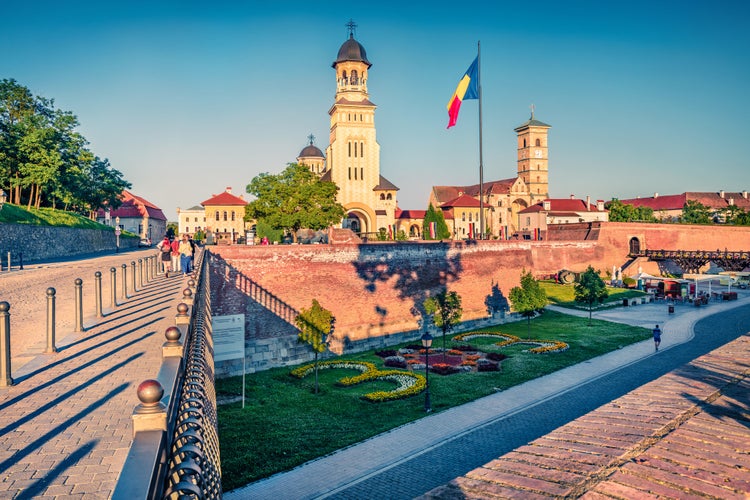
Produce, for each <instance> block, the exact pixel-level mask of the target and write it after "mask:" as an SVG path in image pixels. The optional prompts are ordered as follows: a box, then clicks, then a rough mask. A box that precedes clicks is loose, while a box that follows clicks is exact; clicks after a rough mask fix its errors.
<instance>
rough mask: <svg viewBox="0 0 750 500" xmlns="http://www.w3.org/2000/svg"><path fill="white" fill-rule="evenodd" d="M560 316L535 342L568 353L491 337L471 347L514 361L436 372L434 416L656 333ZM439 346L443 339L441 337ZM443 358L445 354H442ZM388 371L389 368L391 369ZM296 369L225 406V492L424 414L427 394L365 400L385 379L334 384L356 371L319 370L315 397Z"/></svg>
mask: <svg viewBox="0 0 750 500" xmlns="http://www.w3.org/2000/svg"><path fill="white" fill-rule="evenodd" d="M587 325H588V319H585V318H577V317H573V316H568V315H563V314H558V313H555V312H551V311H548V312H546V313H545V314H543V315H542V316H541V317H539V318H537V319H534V320H532V323H531V338H533V339H539V340H561V341H563V342H566V343H568V344H569V346H570V348H569V349H568V350H567V351H564V352H560V353H548V354H531V353H528V352H524V351H526V350H527V349H528V346H527V347H526V348H521V347H520V346H518V345H516V346H508V347H504V348H498V347H495V346H491V344H493V341H492V340H491V339H474V340H472V341H471V344H472V345H475V346H478V347H482V348H484V349H486V350H488V351H490V350H493V351H499V352H502V353H504V354H506V355H509V358H508V359H506V360H504V361H503V362H502V369H501V371H499V372H483V373H461V374H455V375H449V376H440V375H433V374H431V375H430V395H431V400H432V407H433V410H434V411H441V410H445V409H447V408H450V407H453V406H457V405H461V404H463V403H467V402H469V401H472V400H474V399H477V398H480V397H482V396H486V395H488V394H492V393H494V392H496V391H497V390H503V389H507V388H509V387H512V386H514V385H517V384H520V383H523V382H526V381H528V380H531V379H534V378H537V377H540V376H542V375H546V374H548V373H551V372H554V371H557V370H560V369H561V368H565V367H566V366H570V365H573V364H576V363H580V362H582V361H585V360H587V359H590V358H593V357H596V356H598V355H600V354H603V353H606V352H609V351H612V350H615V349H619V348H621V347H623V346H625V345H628V344H631V343H634V342H638V341H640V340H644V339H647V338H649V337H650V335H651V333H650V331H649V330H646V329H644V328H638V327H631V326H627V325H621V324H615V323H608V322H604V321H598V320H594V322H593V324H592V326H587ZM483 331H501V332H504V333H509V334H512V335H516V336H518V337H521V338H528V336H527V332H526V321H522V322H518V323H510V324H507V325H502V326H499V327H494V328H489V329H485V330H483ZM434 345H435V346H440V345H441V342H440V338H439V337H438V338H436V339H435V344H434ZM438 356H439V355H438ZM345 358H346V359H353V360H362V361H370V362H373V363H375V364H376V365H377V366H378V368H383V362H382V360H381V359H380V358H379V357H377V356H375V355H374V351H368V352H364V353H360V354H356V355H351V356H345ZM385 369H388V368H385ZM290 370H291V368H279V369H273V370H268V371H263V372H259V373H255V374H250V375H247V377H246V378H247V385H246V407H245V408H244V409H242V408H241V403H232V404H227V405H222V406H220V407H219V437H220V442H221V455H222V457H221V458H222V470H223V477H224V483H223V486H224V489H225V490H227V491H228V490H230V489H233V488H237V487H239V486H242V485H244V484H247V483H249V482H252V481H256V480H258V479H261V478H263V477H267V476H270V475H272V474H274V473H277V472H281V471H284V470H289V469H291V468H293V467H295V466H297V465H300V464H302V463H304V462H306V461H308V460H311V459H314V458H317V457H320V456H323V455H326V454H328V453H331V452H333V451H335V450H337V449H339V448H343V447H345V446H348V445H351V444H354V443H357V442H359V441H362V440H364V439H366V438H368V437H371V436H374V435H376V434H379V433H381V432H384V431H387V430H389V429H392V428H394V427H397V426H399V425H402V424H405V423H407V422H411V421H413V420H417V419H419V418H421V417H423V416H424V415H425V413H424V395H423V394H420V395H418V396H415V397H412V398H409V399H405V400H399V401H393V402H386V403H368V402H366V401H363V400H362V399H360V396H361V395H362V394H364V393H365V392H371V391H374V390H377V389H386V390H390V389H392V385H390V384H388V383H386V382H372V383H368V384H363V385H359V386H353V387H347V388H343V387H338V386H336V385H335V382H336V381H337V380H338V379H339V378H341V377H344V376H347V375H353V374H356V373H357V372H355V371H353V370H343V369H331V370H321V371H320V372H319V382H320V392H319V393H318V394H317V395H316V394H314V393H313V388H314V376H312V375H310V376H308V377H306V378H304V379H301V380H300V379H296V378H293V377H292V376H290V375H289V372H290ZM241 381H242V378H241V377H233V378H229V379H222V380H217V382H216V387H217V393H218V394H219V395H220V396H231V395H239V394H241V393H242V389H241V387H242V386H241Z"/></svg>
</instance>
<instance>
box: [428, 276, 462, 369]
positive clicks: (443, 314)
mask: <svg viewBox="0 0 750 500" xmlns="http://www.w3.org/2000/svg"><path fill="white" fill-rule="evenodd" d="M422 306H423V307H424V310H425V312H426V313H427V314H429V315H430V316H431V317H432V321H433V322H434V323H435V326H437V327H438V328H440V329H441V330H442V332H443V361H445V352H446V348H445V335H446V334H447V333H448V332H450V331H451V330H453V327H454V326H455V325H457V324H459V323H460V322H461V316H462V314H463V308H462V307H461V296H460V295H459V294H457V293H456V292H447V291H442V292H440V293H438V294H437V295H435V296H434V297H428V298H427V299H425V301H424V303H423V304H422Z"/></svg>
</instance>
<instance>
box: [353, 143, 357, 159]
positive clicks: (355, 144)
mask: <svg viewBox="0 0 750 500" xmlns="http://www.w3.org/2000/svg"><path fill="white" fill-rule="evenodd" d="M354 157H355V158H356V157H357V143H356V142H355V143H354Z"/></svg>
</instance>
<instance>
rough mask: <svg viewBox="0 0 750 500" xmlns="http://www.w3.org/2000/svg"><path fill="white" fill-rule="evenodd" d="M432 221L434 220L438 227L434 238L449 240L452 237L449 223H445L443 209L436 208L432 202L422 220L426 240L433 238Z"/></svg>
mask: <svg viewBox="0 0 750 500" xmlns="http://www.w3.org/2000/svg"><path fill="white" fill-rule="evenodd" d="M430 222H434V223H435V227H436V231H435V238H434V239H436V240H449V239H450V238H451V232H450V230H449V229H448V224H446V223H445V217H444V216H443V211H442V210H435V207H433V206H432V203H430V206H429V207H427V212H426V213H425V216H424V221H423V222H422V235H423V237H424V239H426V240H431V239H433V238H430Z"/></svg>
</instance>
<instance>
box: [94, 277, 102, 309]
mask: <svg viewBox="0 0 750 500" xmlns="http://www.w3.org/2000/svg"><path fill="white" fill-rule="evenodd" d="M94 301H95V302H96V317H97V318H103V317H104V314H102V273H101V272H100V271H97V272H95V273H94Z"/></svg>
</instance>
